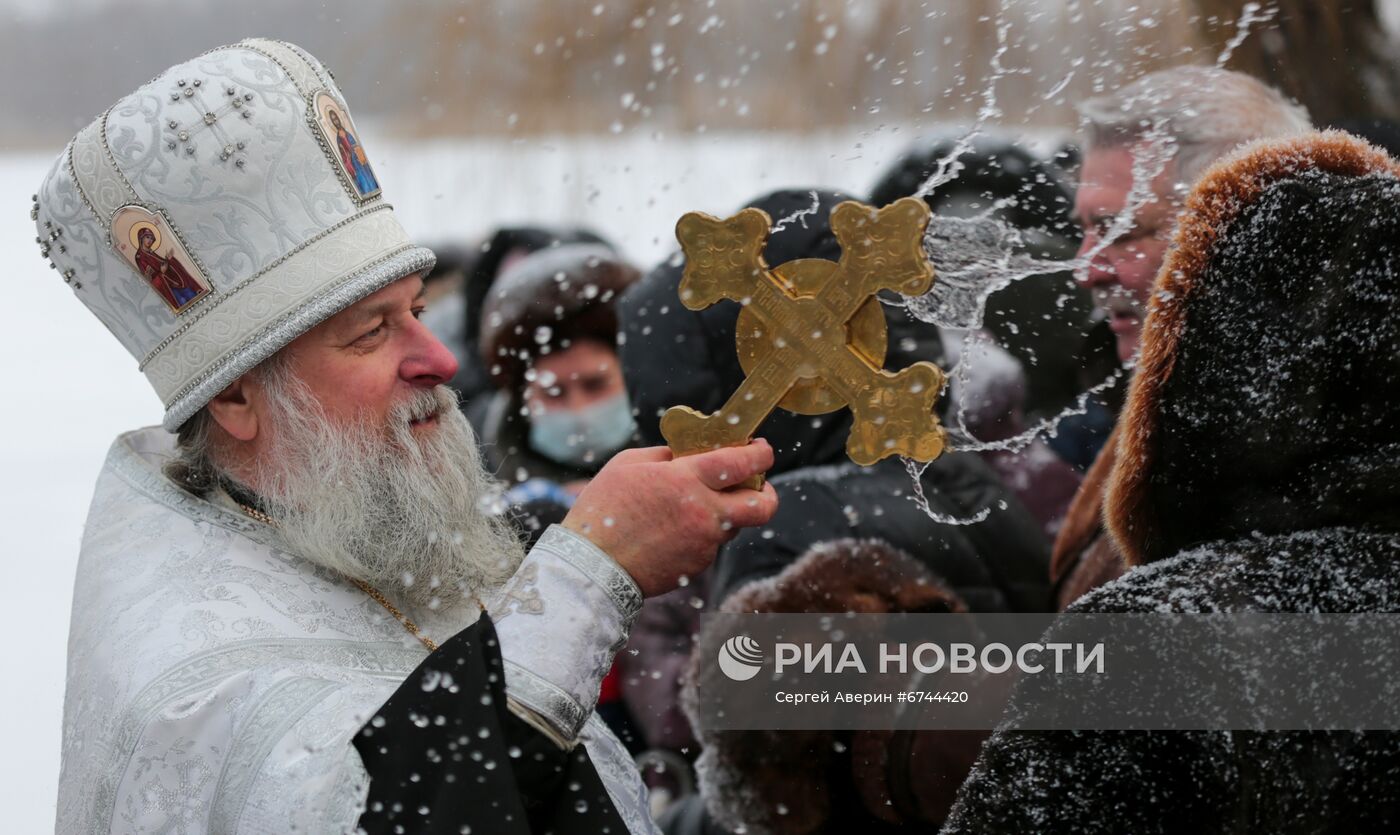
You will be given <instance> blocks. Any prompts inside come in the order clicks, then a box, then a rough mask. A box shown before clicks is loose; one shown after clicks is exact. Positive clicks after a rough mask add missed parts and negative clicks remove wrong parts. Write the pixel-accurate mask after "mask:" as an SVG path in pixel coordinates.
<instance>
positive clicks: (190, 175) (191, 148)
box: [31, 39, 433, 431]
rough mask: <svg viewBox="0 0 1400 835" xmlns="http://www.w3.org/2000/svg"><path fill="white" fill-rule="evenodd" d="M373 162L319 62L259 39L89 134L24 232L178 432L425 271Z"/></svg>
mask: <svg viewBox="0 0 1400 835" xmlns="http://www.w3.org/2000/svg"><path fill="white" fill-rule="evenodd" d="M372 158H373V154H372V149H370V150H367V149H366V147H365V145H364V143H363V142H362V138H361V136H360V134H359V132H358V131H357V130H356V129H355V125H354V122H353V121H352V120H351V118H350V112H349V109H348V108H347V106H346V104H345V100H344V98H343V97H342V96H341V94H340V90H339V88H338V87H337V86H336V84H335V80H334V78H333V77H332V76H331V74H330V72H329V71H328V70H327V69H326V68H325V67H324V66H323V65H322V64H321V63H320V62H319V61H317V60H316V59H315V58H313V57H312V56H311V55H309V54H307V53H306V52H305V51H303V50H301V49H299V48H298V47H296V46H293V45H291V44H288V43H283V42H280V41H271V40H262V39H251V40H246V41H243V42H241V43H238V44H235V45H233V46H225V47H220V48H218V49H214V50H211V51H209V52H206V53H204V54H203V55H200V56H199V57H197V58H194V59H192V60H190V61H186V62H185V63H183V64H179V65H177V66H175V67H172V68H170V69H169V70H167V71H166V72H164V73H162V74H161V75H160V76H158V77H157V78H156V79H155V80H153V81H151V82H149V83H147V84H145V85H144V86H142V87H141V88H139V89H138V90H136V92H134V93H132V94H131V95H129V96H126V97H125V98H123V99H121V100H120V101H118V102H117V103H116V104H115V105H113V106H112V107H111V108H110V109H109V110H107V112H105V113H103V114H102V115H101V116H99V117H98V118H97V119H96V120H95V121H94V122H93V123H92V124H90V125H88V126H87V127H86V128H84V129H83V130H82V131H80V132H79V133H78V135H77V136H76V137H74V138H73V140H72V141H71V142H69V143H68V146H67V147H66V148H65V149H64V151H63V153H62V154H60V155H59V157H58V159H57V160H56V161H55V162H54V165H53V167H52V168H51V169H50V171H49V173H48V175H47V176H46V177H45V178H44V182H43V185H41V186H40V188H39V191H38V193H37V194H35V195H34V206H33V208H32V211H31V217H33V219H34V220H35V222H36V223H37V225H38V231H39V238H38V243H39V246H40V250H41V252H42V254H43V255H44V256H45V257H47V258H48V259H49V261H50V266H52V267H53V268H54V269H55V270H56V271H57V275H59V276H60V277H61V278H62V280H64V281H66V282H67V283H68V284H69V286H70V287H71V288H72V290H73V293H74V295H76V296H77V297H78V299H79V300H80V301H82V302H83V304H85V305H87V307H88V309H89V310H91V311H92V312H93V313H94V314H95V315H96V316H97V318H98V319H100V320H101V321H102V323H103V324H104V325H106V326H107V329H108V330H110V331H111V332H112V333H113V334H115V335H116V337H117V339H118V340H119V341H120V342H121V343H122V345H123V346H125V348H126V349H127V351H129V352H130V353H131V354H132V356H134V357H135V358H136V360H137V363H138V367H139V368H140V369H141V371H142V372H144V373H145V375H146V378H147V379H148V380H149V381H150V383H151V385H152V386H153V387H154V388H155V390H156V394H157V395H159V396H160V399H161V402H162V403H163V404H164V406H165V419H164V425H165V428H166V429H167V430H170V431H174V430H176V429H177V428H179V426H180V424H182V423H183V422H184V421H185V420H187V419H188V418H189V417H190V416H191V415H193V414H194V413H195V412H197V411H198V410H199V409H200V408H201V407H202V406H204V404H205V403H207V402H208V401H209V400H210V399H211V398H212V397H213V396H214V395H215V394H217V393H218V392H219V391H221V390H223V389H224V388H225V387H226V386H228V385H229V384H230V383H231V382H233V381H234V380H235V379H237V378H238V377H239V376H240V375H242V374H243V373H244V372H246V371H248V370H249V369H251V368H253V367H254V366H255V365H257V364H258V363H260V362H262V361H263V360H265V359H267V358H268V357H270V356H272V355H273V354H274V353H276V352H277V351H278V350H279V349H281V348H282V347H283V346H285V345H286V344H287V343H288V342H290V341H291V340H293V339H294V338H296V337H297V336H298V335H300V334H301V333H303V332H305V331H306V330H307V329H308V328H310V327H312V326H313V325H315V324H317V323H318V322H320V321H322V320H324V319H325V318H327V317H328V316H330V315H332V314H334V313H335V312H337V311H339V310H341V309H342V308H344V307H346V306H347V305H349V304H351V303H353V302H355V301H356V300H358V299H360V298H362V297H364V296H366V295H368V294H370V293H372V292H374V291H375V290H378V289H379V288H381V287H383V286H385V285H387V284H389V283H391V282H393V281H395V280H397V279H399V278H402V277H403V276H406V275H409V274H412V273H414V272H418V271H422V270H426V269H428V268H430V267H431V266H432V264H433V254H432V252H431V251H429V250H428V249H425V248H423V247H421V246H416V245H414V244H413V243H412V242H411V241H410V240H409V239H408V236H407V235H406V234H405V233H404V230H403V228H402V227H400V226H399V223H398V221H397V220H395V218H394V213H393V209H392V207H391V206H390V205H389V204H388V203H386V202H384V200H383V199H382V197H381V195H380V187H379V180H378V178H377V176H376V174H375V172H374V169H373V167H372V165H371V160H372Z"/></svg>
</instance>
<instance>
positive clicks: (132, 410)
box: [0, 130, 910, 833]
mask: <svg viewBox="0 0 1400 835" xmlns="http://www.w3.org/2000/svg"><path fill="white" fill-rule="evenodd" d="M371 136H372V134H371ZM909 139H910V137H908V136H906V135H905V134H903V133H900V132H897V131H889V130H886V131H877V132H873V133H857V132H848V133H842V134H835V135H823V134H805V135H789V136H775V135H748V136H711V135H699V136H690V137H684V138H670V137H661V138H660V139H659V140H658V139H656V138H653V137H651V136H635V135H623V136H617V137H613V136H608V137H596V138H587V139H576V138H572V139H571V138H560V139H557V140H540V139H533V140H523V141H520V142H509V141H500V140H491V141H482V142H460V141H458V142H445V141H444V142H432V143H418V144H414V143H404V142H399V143H391V142H388V141H382V142H380V143H378V144H377V145H376V144H374V143H373V141H371V144H370V146H369V147H370V152H371V153H372V154H373V155H374V156H373V159H374V163H375V167H376V170H377V171H379V173H380V174H381V176H382V179H383V181H384V183H385V184H386V185H385V194H386V195H387V196H388V199H389V200H391V201H392V202H393V203H394V204H395V206H396V207H397V210H398V213H399V215H400V218H401V220H402V221H403V223H404V226H405V227H406V228H407V229H409V230H410V232H411V233H412V234H414V235H415V236H417V237H419V238H420V239H422V240H424V241H434V240H447V239H466V238H472V237H479V236H481V235H482V234H484V233H485V232H486V231H488V230H489V229H491V228H492V227H493V226H495V225H497V224H501V223H508V222H526V221H534V222H560V223H577V224H587V225H590V226H592V227H593V228H595V229H597V230H598V231H600V232H601V233H603V234H604V235H606V236H608V237H610V238H611V239H613V240H614V241H615V242H617V243H618V244H619V245H620V246H621V247H622V248H623V249H624V251H625V252H626V253H627V254H628V255H629V256H631V257H632V258H634V259H635V260H636V261H637V263H638V264H639V265H641V266H643V267H645V266H649V265H650V264H651V263H653V262H655V261H657V260H659V259H660V258H662V257H664V256H665V255H666V254H667V253H668V252H670V251H671V249H672V248H673V246H674V240H673V238H672V237H671V236H672V230H673V228H674V225H675V221H676V219H677V218H678V217H679V216H680V215H681V214H683V213H684V212H686V211H689V210H692V209H700V210H704V211H708V212H711V213H716V214H727V213H729V212H731V211H732V210H734V209H736V208H737V207H738V206H739V205H740V204H741V203H742V201H744V200H745V199H747V198H750V197H753V196H756V195H758V194H760V193H762V192H766V191H769V190H772V189H776V188H780V187H792V186H813V185H822V186H827V187H836V188H842V189H846V190H850V191H852V192H855V193H858V194H859V193H863V192H864V191H865V190H866V189H867V188H868V186H869V185H870V184H871V182H872V181H873V180H874V178H875V177H876V176H877V174H878V173H879V171H880V170H881V169H882V168H883V167H884V166H885V165H887V164H888V163H889V162H891V161H892V160H893V159H894V158H895V156H896V155H897V154H898V153H899V151H900V150H901V149H902V148H903V147H904V146H905V144H906V143H907V142H908V141H909ZM54 152H55V153H56V152H57V148H55V151H54ZM50 160H51V156H50V155H49V154H8V155H0V252H4V253H6V256H7V259H6V260H7V263H8V264H9V266H8V268H7V269H6V271H5V276H4V278H5V281H4V287H5V291H6V292H7V293H8V294H9V298H10V301H11V304H10V307H9V310H10V314H9V316H8V317H7V319H6V326H5V328H4V339H3V340H0V344H3V345H4V348H5V350H4V352H3V364H2V365H0V367H3V369H4V370H3V377H0V384H3V386H4V389H5V391H6V392H7V394H6V396H5V397H4V398H3V400H0V403H2V404H3V407H0V474H3V478H2V479H0V554H3V556H4V558H5V569H6V571H7V576H8V577H10V580H9V582H8V584H7V585H6V587H5V589H4V598H3V602H0V634H3V635H4V636H5V639H4V644H3V646H4V650H3V661H4V669H5V675H4V685H3V688H0V717H3V720H4V725H5V727H7V728H9V729H10V738H9V739H8V740H7V743H8V744H7V745H6V746H5V748H4V750H3V752H0V809H3V810H4V816H5V824H4V826H3V827H0V828H3V829H4V830H5V831H7V832H24V833H29V832H42V831H46V830H50V829H51V828H52V826H53V809H54V803H55V798H56V789H57V780H58V761H59V733H60V725H61V718H62V705H63V681H64V658H65V655H66V641H67V634H68V616H69V605H70V597H71V592H72V585H73V575H74V569H75V566H76V561H77V554H78V543H79V540H80V537H81V533H82V523H83V519H84V517H85V515H86V512H87V504H88V501H89V499H90V497H91V493H92V487H93V481H94V478H95V476H96V474H97V472H98V469H99V467H100V466H101V463H102V459H103V456H104V455H105V452H106V449H107V446H108V444H109V443H110V442H111V440H112V438H113V437H114V436H115V435H116V434H117V433H118V432H121V431H123V430H126V429H131V428H134V427H138V426H143V425H147V424H153V423H157V422H159V419H160V408H159V404H158V403H157V401H156V397H155V395H154V393H152V392H151V390H150V389H149V387H148V386H147V385H146V383H145V380H144V379H143V378H142V377H141V376H140V374H139V373H138V372H137V370H136V362H135V360H134V359H132V358H131V357H130V356H129V355H127V354H126V353H125V352H124V351H122V350H121V348H120V346H119V345H118V344H117V342H116V341H115V340H114V339H113V338H112V337H111V336H110V335H109V334H108V333H107V332H106V331H105V330H104V329H103V328H102V327H101V325H99V324H98V322H97V320H96V319H94V318H92V317H91V316H90V315H89V314H88V313H87V311H86V309H85V308H84V307H83V306H82V305H81V304H80V303H79V302H78V301H77V300H76V299H75V298H73V294H72V293H71V292H70V291H69V290H68V289H67V287H66V286H65V285H64V283H63V282H62V280H61V279H60V278H59V277H58V275H57V274H56V273H55V272H53V271H52V270H50V269H48V268H47V266H46V262H45V261H44V259H43V258H41V257H40V256H39V252H38V248H37V246H36V245H35V244H34V235H35V232H34V227H33V225H32V223H31V222H30V220H29V214H28V212H29V206H30V199H29V196H30V194H31V193H32V192H33V191H34V190H35V187H36V186H37V185H38V183H39V181H40V179H41V178H42V176H43V174H44V172H45V170H46V169H47V166H48V164H49V162H50Z"/></svg>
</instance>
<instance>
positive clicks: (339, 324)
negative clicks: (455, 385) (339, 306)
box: [286, 275, 457, 433]
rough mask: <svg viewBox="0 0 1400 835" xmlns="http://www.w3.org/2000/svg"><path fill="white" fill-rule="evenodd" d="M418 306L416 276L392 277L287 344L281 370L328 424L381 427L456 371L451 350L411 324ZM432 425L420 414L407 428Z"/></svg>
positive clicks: (416, 323) (415, 322) (420, 302)
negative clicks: (396, 411) (305, 389)
mask: <svg viewBox="0 0 1400 835" xmlns="http://www.w3.org/2000/svg"><path fill="white" fill-rule="evenodd" d="M423 309H424V301H423V280H422V278H420V277H419V276H417V275H411V276H408V277H406V278H402V279H399V280H398V281H396V282H394V283H393V284H390V285H389V286H387V287H384V288H383V289H381V290H379V291H378V292H375V293H373V294H371V295H369V296H366V297H365V298H363V299H361V300H360V301H358V302H356V303H355V304H353V305H351V306H350V307H347V308H346V309H344V310H342V311H340V312H339V313H337V314H336V315H334V316H332V317H331V318H330V319H327V320H326V321H325V322H322V323H321V324H320V325H317V326H316V327H314V328H312V329H311V330H309V331H307V332H306V333H305V334H303V335H301V336H300V337H298V338H297V339H296V340H295V341H294V342H293V343H292V344H291V345H289V346H287V348H286V351H287V352H288V356H287V361H288V362H289V370H290V371H291V372H292V373H293V374H294V375H295V376H296V377H297V378H298V379H299V380H301V381H303V382H304V383H305V384H306V386H307V387H308V388H309V389H310V390H311V393H312V394H313V395H314V396H315V398H316V400H317V401H318V402H319V403H320V404H321V408H322V410H323V411H324V412H325V414H326V416H327V417H328V418H330V419H331V420H332V421H334V422H336V423H341V424H347V423H349V422H351V421H354V420H357V419H365V420H368V421H369V422H370V423H371V424H372V425H382V424H384V423H385V422H386V421H387V420H388V419H389V414H390V411H391V410H392V409H393V407H394V406H396V405H398V404H400V403H403V402H404V401H405V400H407V399H408V398H410V397H411V396H412V395H413V394H414V393H415V392H417V391H420V390H423V389H431V388H433V387H434V386H438V385H441V384H444V383H446V382H447V381H448V380H450V379H452V375H454V374H456V373H457V359H456V358H455V357H453V356H452V352H451V351H449V350H448V349H447V347H446V346H445V345H443V344H442V343H441V342H439V341H438V339H437V337H435V336H433V334H432V333H431V332H430V331H429V330H428V329H427V327H425V326H424V325H423V324H422V323H421V322H419V321H418V317H419V316H420V315H421V314H422V313H423ZM437 420H438V415H437V414H432V415H428V416H426V417H424V418H423V419H421V420H414V421H412V422H411V423H410V427H411V428H412V429H413V430H414V431H415V433H417V432H421V431H423V430H425V429H429V428H431V427H432V426H433V425H434V424H436V422H437Z"/></svg>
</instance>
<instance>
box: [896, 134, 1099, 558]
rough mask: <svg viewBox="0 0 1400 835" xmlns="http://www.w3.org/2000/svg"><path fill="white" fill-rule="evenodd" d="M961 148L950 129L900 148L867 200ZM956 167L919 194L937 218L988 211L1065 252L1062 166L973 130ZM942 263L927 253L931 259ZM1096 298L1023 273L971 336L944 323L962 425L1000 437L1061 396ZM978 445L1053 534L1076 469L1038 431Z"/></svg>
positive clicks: (906, 186) (1078, 360)
mask: <svg viewBox="0 0 1400 835" xmlns="http://www.w3.org/2000/svg"><path fill="white" fill-rule="evenodd" d="M957 150H958V143H957V141H956V140H954V139H945V140H942V141H940V142H936V143H934V144H933V145H931V146H921V147H918V148H916V149H913V150H910V151H909V152H907V153H905V155H904V156H903V157H901V158H900V159H899V160H898V161H897V162H896V163H895V164H894V165H893V166H891V167H890V169H889V170H888V171H886V172H885V173H884V175H882V176H881V177H880V179H879V181H878V182H877V183H876V184H875V187H874V189H873V190H872V192H871V195H870V201H871V202H872V203H874V204H875V205H877V206H885V205H888V204H890V203H893V202H894V201H895V200H898V199H899V198H901V197H907V196H909V195H912V194H915V193H917V192H918V190H919V188H920V187H921V186H922V185H923V184H924V182H925V181H926V180H928V178H929V177H930V176H932V175H933V174H934V173H936V172H937V171H938V170H939V165H940V163H943V162H944V161H945V160H947V159H948V158H950V157H951V156H952V155H953V154H954V152H955V151H957ZM957 165H959V166H960V170H959V171H958V174H957V177H956V178H955V179H953V180H950V181H949V182H947V183H944V184H942V185H941V186H939V187H938V188H936V189H934V190H933V191H932V192H930V193H929V194H928V195H927V196H925V197H924V200H925V202H927V203H928V206H929V208H930V209H931V210H932V211H933V212H934V214H935V216H937V217H940V218H971V217H983V216H986V217H990V218H994V219H996V220H998V221H1001V222H1004V223H1006V224H1007V225H1009V226H1010V227H1012V228H1014V229H1016V230H1017V231H1018V233H1019V234H1020V235H1021V237H1022V240H1023V241H1024V250H1025V251H1026V252H1027V253H1029V254H1031V255H1033V256H1035V257H1037V258H1044V259H1068V258H1069V257H1070V256H1072V255H1073V254H1074V248H1075V246H1076V245H1077V243H1078V241H1079V232H1078V230H1077V229H1076V228H1075V227H1074V224H1073V223H1071V222H1070V214H1069V208H1070V204H1071V201H1072V197H1071V194H1070V190H1069V188H1068V187H1067V186H1066V184H1065V182H1064V175H1063V174H1062V173H1061V172H1060V171H1059V170H1058V169H1057V168H1056V167H1055V166H1054V165H1051V164H1049V163H1046V162H1043V161H1041V160H1038V159H1036V158H1035V157H1034V156H1032V155H1031V154H1030V153H1029V152H1027V151H1026V150H1024V149H1023V148H1021V147H1019V146H1018V145H1016V144H1015V143H1013V142H1008V141H1004V140H1000V139H996V138H994V137H990V136H984V137H979V138H978V139H977V140H975V141H974V142H973V143H972V144H971V146H970V147H969V148H967V150H965V151H964V152H963V153H961V154H959V155H958V156H957ZM937 268H938V265H937V264H936V263H935V264H934V269H935V271H936V270H937ZM1091 309H1092V305H1091V303H1090V299H1089V293H1088V291H1087V290H1085V289H1084V288H1082V287H1078V286H1076V285H1075V283H1074V281H1073V279H1072V277H1071V275H1070V272H1069V270H1068V269H1066V270H1065V271H1064V272H1062V273H1059V274H1055V275H1041V276H1030V277H1028V278H1024V279H1022V280H1020V281H1016V282H1014V283H1012V284H1010V285H1009V286H1007V287H1004V288H1002V289H1001V290H998V291H997V292H995V293H993V294H992V295H991V296H990V297H989V298H988V299H987V305H986V312H985V325H986V331H985V333H984V334H983V338H982V339H979V340H975V341H974V340H968V339H964V338H963V337H964V334H963V333H962V332H956V331H955V332H948V333H944V341H945V350H946V352H947V353H948V354H949V355H950V360H951V361H953V362H956V361H957V357H958V356H959V355H961V353H962V350H961V346H963V345H973V346H974V347H973V349H972V350H970V351H969V352H968V367H969V368H970V369H971V371H970V374H969V376H968V380H967V383H966V385H960V384H959V382H960V381H958V380H956V379H955V380H954V384H953V386H952V387H951V398H952V399H953V400H954V401H956V402H957V403H958V407H959V409H960V410H961V412H962V415H963V417H964V420H965V423H966V426H967V428H968V430H969V431H971V432H972V434H973V435H974V437H976V438H977V439H978V440H981V441H999V440H1005V439H1006V438H1010V437H1013V436H1015V435H1018V434H1020V433H1021V432H1023V431H1025V429H1026V427H1027V417H1031V418H1041V417H1048V416H1050V415H1054V414H1056V413H1058V412H1059V411H1060V410H1061V409H1063V408H1064V407H1065V406H1067V405H1069V404H1070V403H1071V402H1072V401H1073V400H1074V398H1075V397H1077V396H1078V394H1079V393H1080V392H1081V391H1083V389H1084V386H1082V385H1081V384H1080V381H1079V369H1080V368H1081V367H1083V365H1084V364H1085V362H1086V360H1088V359H1090V358H1089V357H1087V356H1086V355H1085V353H1084V348H1085V347H1086V346H1088V345H1091V344H1093V343H1090V342H1087V341H1086V340H1085V335H1084V334H1085V330H1086V329H1087V328H1088V326H1089V313H1090V311H1091ZM982 457H983V459H984V460H986V461H987V463H989V464H991V465H992V468H993V469H995V470H996V471H997V474H998V475H1000V476H1001V477H1002V479H1003V481H1005V483H1006V484H1007V486H1008V487H1010V488H1011V489H1012V490H1013V491H1015V493H1016V495H1017V497H1018V498H1020V499H1021V502H1022V503H1023V504H1025V505H1026V507H1027V509H1029V510H1030V511H1031V513H1032V514H1033V515H1034V516H1035V517H1036V519H1037V520H1038V521H1039V522H1040V523H1041V526H1042V527H1043V528H1044V529H1045V531H1046V532H1047V534H1048V535H1049V536H1051V537H1053V536H1054V535H1055V533H1056V532H1057V531H1058V530H1059V527H1060V521H1061V520H1062V519H1063V518H1064V515H1065V512H1066V510H1067V509H1068V508H1069V503H1070V499H1071V498H1073V496H1074V492H1075V490H1076V488H1078V486H1079V474H1078V472H1076V470H1075V469H1074V467H1073V466H1071V465H1070V464H1068V463H1066V462H1064V461H1063V460H1061V459H1060V457H1059V456H1058V455H1057V454H1056V453H1055V452H1053V451H1052V448H1051V447H1050V446H1049V445H1048V444H1047V443H1046V442H1045V441H1042V440H1039V439H1036V440H1034V441H1032V442H1031V443H1030V444H1029V445H1028V446H1026V447H1025V448H1024V449H1020V450H1018V451H1016V452H1011V451H1008V450H988V451H986V452H983V453H982Z"/></svg>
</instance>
